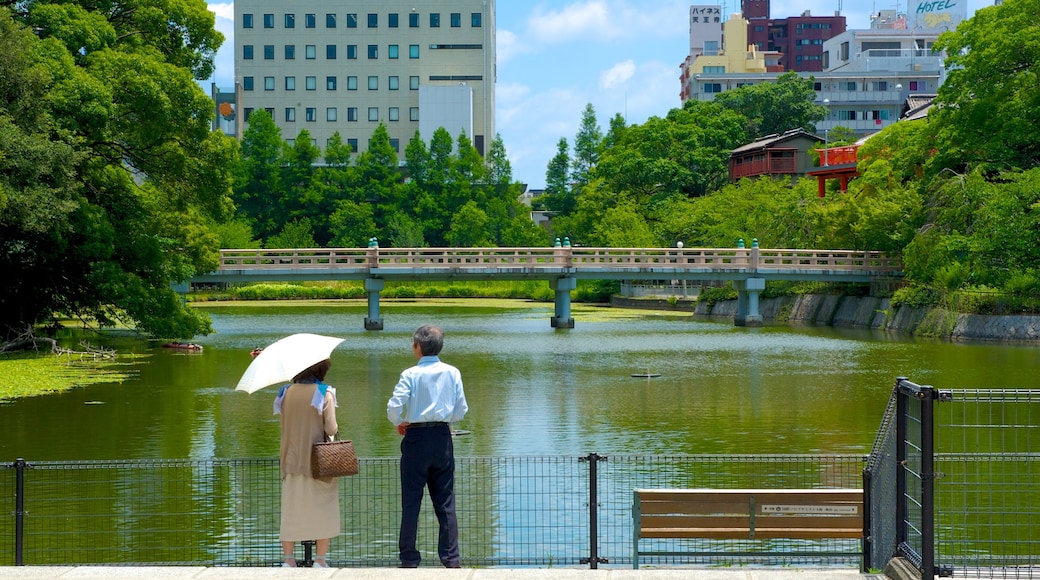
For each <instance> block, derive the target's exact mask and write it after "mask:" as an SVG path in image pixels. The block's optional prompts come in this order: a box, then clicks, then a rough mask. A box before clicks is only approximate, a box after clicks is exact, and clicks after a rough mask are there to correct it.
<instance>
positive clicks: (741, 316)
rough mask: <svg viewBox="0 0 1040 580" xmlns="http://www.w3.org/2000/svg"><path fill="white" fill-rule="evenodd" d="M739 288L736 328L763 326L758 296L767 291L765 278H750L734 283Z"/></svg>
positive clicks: (735, 318) (734, 322)
mask: <svg viewBox="0 0 1040 580" xmlns="http://www.w3.org/2000/svg"><path fill="white" fill-rule="evenodd" d="M733 285H734V286H735V287H736V288H737V314H736V316H734V318H733V324H734V325H735V326H762V314H761V312H759V308H758V295H759V293H761V292H762V291H763V290H765V289H766V279H765V278H748V279H747V280H742V281H741V280H738V281H735V282H734V283H733Z"/></svg>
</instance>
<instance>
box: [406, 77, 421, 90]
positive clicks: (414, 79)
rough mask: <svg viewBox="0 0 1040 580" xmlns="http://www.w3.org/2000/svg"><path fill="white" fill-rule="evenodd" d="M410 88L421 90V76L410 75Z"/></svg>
mask: <svg viewBox="0 0 1040 580" xmlns="http://www.w3.org/2000/svg"><path fill="white" fill-rule="evenodd" d="M408 90H410V91H417V90H419V77H408Z"/></svg>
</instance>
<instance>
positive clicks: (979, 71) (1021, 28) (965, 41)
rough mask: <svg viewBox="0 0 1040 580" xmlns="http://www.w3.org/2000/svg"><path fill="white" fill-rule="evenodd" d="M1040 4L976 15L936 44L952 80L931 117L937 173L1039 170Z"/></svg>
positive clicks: (1013, 1) (1021, 3)
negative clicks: (934, 128)
mask: <svg viewBox="0 0 1040 580" xmlns="http://www.w3.org/2000/svg"><path fill="white" fill-rule="evenodd" d="M1038 14H1040V0H1010V1H1008V2H1004V3H1003V4H1001V5H996V6H989V7H985V8H981V9H979V10H978V11H976V12H975V14H974V16H973V17H972V18H971V19H969V20H967V21H965V22H963V23H962V24H961V25H960V26H958V27H957V29H956V30H953V31H949V32H946V33H944V34H943V35H942V36H940V37H939V40H938V42H936V44H935V48H936V50H941V51H945V52H946V54H947V55H948V56H947V59H946V67H947V70H948V71H949V74H948V76H947V78H946V80H945V82H943V84H942V86H940V87H939V91H938V99H937V102H938V104H939V106H938V107H936V108H933V111H935V112H934V113H930V114H929V117H930V118H934V122H935V123H936V124H937V125H938V126H939V131H938V140H937V150H938V155H937V160H936V164H937V167H936V168H935V170H936V171H938V170H939V169H942V168H950V169H955V170H958V171H972V170H974V169H976V168H982V169H983V170H985V171H987V172H988V171H994V170H1006V169H1029V168H1032V167H1036V166H1037V164H1040V115H1037V111H1038V110H1040V82H1038V76H1037V74H1038V72H1040V71H1038V70H1037V67H1038V63H1040V27H1038V26H1036V21H1037V15H1038Z"/></svg>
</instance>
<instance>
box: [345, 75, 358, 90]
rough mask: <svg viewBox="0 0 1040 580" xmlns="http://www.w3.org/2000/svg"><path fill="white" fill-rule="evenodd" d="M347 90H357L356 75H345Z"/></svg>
mask: <svg viewBox="0 0 1040 580" xmlns="http://www.w3.org/2000/svg"><path fill="white" fill-rule="evenodd" d="M347 90H348V91H356V90H357V77H356V76H349V77H347Z"/></svg>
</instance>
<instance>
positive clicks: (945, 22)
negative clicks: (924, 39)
mask: <svg viewBox="0 0 1040 580" xmlns="http://www.w3.org/2000/svg"><path fill="white" fill-rule="evenodd" d="M906 16H907V19H908V20H909V28H910V29H911V30H913V29H917V28H927V29H930V30H953V29H955V28H957V25H958V24H960V23H961V22H963V21H964V20H965V19H966V18H967V17H968V2H967V1H966V0H917V2H913V1H911V2H910V3H909V4H908V6H907V15H906Z"/></svg>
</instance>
